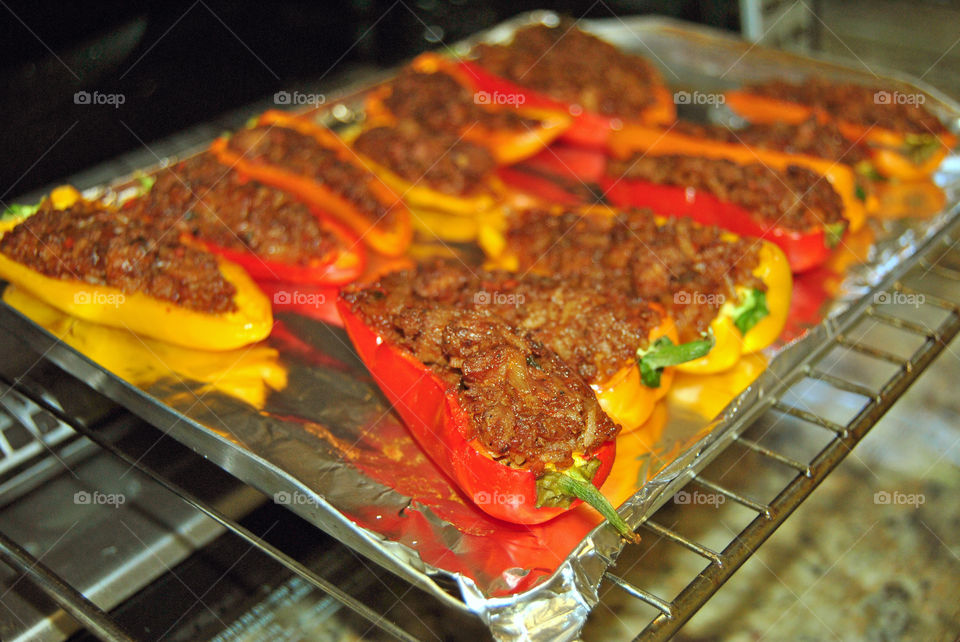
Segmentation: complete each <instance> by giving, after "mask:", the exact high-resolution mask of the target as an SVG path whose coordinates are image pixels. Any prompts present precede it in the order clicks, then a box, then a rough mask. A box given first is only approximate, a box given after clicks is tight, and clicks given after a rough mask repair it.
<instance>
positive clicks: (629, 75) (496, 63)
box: [475, 22, 660, 119]
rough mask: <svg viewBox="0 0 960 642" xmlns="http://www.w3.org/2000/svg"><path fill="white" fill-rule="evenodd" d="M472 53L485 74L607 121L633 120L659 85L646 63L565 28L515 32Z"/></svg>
mask: <svg viewBox="0 0 960 642" xmlns="http://www.w3.org/2000/svg"><path fill="white" fill-rule="evenodd" d="M475 53H476V56H477V62H478V63H479V64H480V65H482V66H483V67H485V68H486V69H488V70H489V71H490V72H491V73H494V74H496V75H498V76H501V77H503V78H506V79H508V80H510V81H512V82H515V83H517V84H518V85H522V86H524V87H529V88H531V89H535V90H537V91H540V92H542V93H545V94H548V95H549V96H551V97H552V98H554V99H556V100H560V101H563V102H567V103H572V104H576V105H579V106H581V107H582V108H583V109H586V110H589V111H593V112H599V113H601V114H605V115H607V116H614V117H620V118H633V119H635V118H636V116H637V114H638V113H639V112H640V111H642V110H643V109H644V108H646V107H648V106H649V105H651V104H652V103H653V102H654V93H653V90H654V87H655V86H658V85H659V84H660V76H659V74H658V72H657V71H656V69H654V67H653V66H652V65H651V64H650V63H649V62H648V61H647V60H645V59H644V58H642V57H640V56H634V55H630V54H627V53H624V52H622V51H620V50H619V49H617V48H616V47H614V46H613V45H611V44H609V43H607V42H604V41H603V40H600V39H599V38H597V37H595V36H592V35H590V34H588V33H585V32H583V31H581V30H580V29H577V28H575V27H572V25H571V24H569V23H567V22H564V23H562V24H560V25H559V26H557V27H553V28H551V27H547V26H544V25H535V26H532V27H527V28H525V29H521V30H520V31H518V32H517V33H516V34H514V37H513V40H512V42H511V43H510V44H508V45H489V44H479V45H477V47H476V48H475Z"/></svg>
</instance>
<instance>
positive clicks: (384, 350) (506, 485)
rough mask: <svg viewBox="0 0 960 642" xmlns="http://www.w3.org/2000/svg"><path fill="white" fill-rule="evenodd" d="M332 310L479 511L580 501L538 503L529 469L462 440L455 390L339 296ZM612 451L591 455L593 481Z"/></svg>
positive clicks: (530, 520) (464, 428) (539, 512)
mask: <svg viewBox="0 0 960 642" xmlns="http://www.w3.org/2000/svg"><path fill="white" fill-rule="evenodd" d="M337 309H338V311H339V312H340V317H341V318H342V319H343V327H344V329H346V331H347V334H348V335H349V336H350V339H351V341H352V342H353V345H354V348H356V350H357V353H358V354H359V355H360V358H361V359H362V360H363V362H364V364H365V365H366V366H367V369H368V370H369V371H370V373H371V374H372V375H373V378H374V380H375V381H376V382H377V385H378V386H379V387H380V390H381V391H383V394H384V395H385V396H386V397H387V400H388V401H389V402H390V403H391V404H392V405H393V407H394V409H395V410H396V411H397V413H398V414H399V415H400V418H401V419H403V422H404V424H406V426H407V428H408V429H409V430H410V433H411V434H412V435H413V437H414V438H415V439H416V441H417V443H418V444H420V447H421V448H423V450H424V451H425V452H426V453H427V455H429V457H430V458H431V459H432V460H433V461H434V463H436V464H437V466H439V467H440V468H441V469H442V470H443V471H444V472H445V473H446V474H447V475H449V477H450V478H451V479H452V480H453V481H454V482H455V483H456V485H457V486H458V487H459V488H460V490H461V491H463V493H464V494H465V495H466V496H467V497H468V498H469V499H470V500H471V501H473V502H474V503H476V504H477V506H478V507H479V508H481V509H482V510H483V511H484V512H486V513H488V514H489V515H491V516H493V517H496V518H497V519H501V520H504V521H506V522H512V523H514V524H540V523H542V522H546V521H548V520H550V519H553V518H554V517H556V516H558V515H560V514H562V513H564V512H566V511H568V510H569V509H570V508H573V507H574V506H576V505H577V504H579V503H580V501H579V500H574V501H573V502H572V503H571V505H570V507H568V508H563V507H544V508H537V507H536V503H537V488H536V481H537V478H536V476H535V475H534V474H533V473H532V472H531V471H529V470H523V469H518V468H511V467H509V466H505V465H503V464H501V463H498V462H496V461H494V460H493V459H490V458H489V457H487V456H486V455H484V454H483V453H481V452H480V451H479V450H478V449H477V445H475V444H474V443H473V442H471V441H469V440H467V438H466V437H465V435H467V434H469V422H470V419H469V416H468V415H467V413H466V411H465V410H464V409H463V407H462V406H461V405H460V401H459V399H458V397H457V393H456V391H455V390H451V389H449V388H448V387H447V386H446V384H444V383H443V381H441V379H440V378H439V377H437V376H436V375H435V374H434V373H433V372H432V371H431V370H430V369H429V368H428V367H427V366H425V365H424V364H423V363H421V362H420V361H418V360H417V359H416V358H414V357H413V355H411V354H410V353H409V352H407V351H405V350H403V349H401V348H398V347H397V346H394V345H391V344H390V343H388V342H386V341H384V340H383V339H382V337H380V335H379V334H378V333H377V332H376V331H375V330H373V329H371V328H370V327H369V326H368V325H366V324H365V323H364V322H363V321H362V320H361V319H360V318H359V317H358V316H357V315H356V314H354V312H353V310H352V309H351V307H350V304H349V303H347V302H346V301H344V300H343V299H342V298H339V299H338V300H337ZM615 454H616V441H615V440H610V441H608V442H607V443H605V444H603V445H602V446H601V447H600V448H599V449H598V450H597V451H596V452H595V453H594V454H593V457H594V458H596V459H598V460H600V466H599V468H598V469H597V472H596V474H595V475H594V477H593V485H594V486H596V487H598V488H599V487H600V485H601V484H603V482H604V480H606V478H607V476H608V475H609V474H610V469H611V468H612V467H613V459H614V456H615Z"/></svg>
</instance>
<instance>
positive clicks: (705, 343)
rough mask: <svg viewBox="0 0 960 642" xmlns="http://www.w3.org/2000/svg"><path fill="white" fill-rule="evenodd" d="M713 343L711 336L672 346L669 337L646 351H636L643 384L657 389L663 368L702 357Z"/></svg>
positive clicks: (660, 339)
mask: <svg viewBox="0 0 960 642" xmlns="http://www.w3.org/2000/svg"><path fill="white" fill-rule="evenodd" d="M715 343H716V341H715V339H714V338H713V335H712V334H708V335H707V336H706V337H705V338H703V339H697V340H696V341H688V342H687V343H681V344H674V343H673V341H671V340H670V338H669V337H660V338H659V339H657V340H656V341H654V342H653V345H651V346H650V347H649V348H647V349H646V350H637V365H639V366H640V378H641V380H642V381H643V384H644V385H645V386H647V387H648V388H657V387H659V386H660V375H661V374H663V369H664V368H668V367H670V366H675V365H677V364H680V363H686V362H687V361H693V360H694V359H699V358H701V357H704V356H706V355H707V353H709V352H710V350H711V349H712V348H713V346H714V344H715Z"/></svg>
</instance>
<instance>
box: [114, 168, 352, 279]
mask: <svg viewBox="0 0 960 642" xmlns="http://www.w3.org/2000/svg"><path fill="white" fill-rule="evenodd" d="M128 209H129V211H130V216H132V217H133V218H151V219H156V220H158V221H159V220H163V221H166V223H167V224H168V225H170V226H174V227H175V228H176V229H177V230H178V231H180V232H186V233H188V234H192V235H193V236H195V237H196V238H198V239H202V240H204V241H207V242H209V243H213V244H215V245H219V246H220V247H223V248H227V249H231V250H237V251H247V252H253V253H254V254H256V255H257V256H260V257H262V258H264V259H268V260H272V261H279V262H282V263H291V264H295V265H308V264H309V263H310V261H311V260H316V259H318V258H322V257H325V256H327V255H328V254H329V253H330V252H333V251H335V250H336V249H337V246H338V244H339V243H340V241H339V239H338V238H337V237H336V236H334V234H333V233H332V232H331V231H330V230H329V229H328V228H325V227H324V226H322V225H321V224H320V222H319V221H318V219H317V217H316V216H314V215H313V213H312V212H311V211H310V209H309V208H308V207H307V206H306V205H304V204H303V203H301V202H300V201H297V200H295V199H294V198H293V197H292V196H290V195H289V194H287V193H286V192H282V191H280V190H277V189H274V188H272V187H269V186H267V185H263V184H261V183H258V182H256V181H252V180H246V179H245V178H244V177H242V176H241V175H240V174H238V173H237V172H235V171H233V170H231V169H230V168H229V167H226V166H224V165H221V164H220V163H218V162H217V160H216V159H215V158H214V157H213V155H212V154H210V153H203V154H200V155H198V156H194V157H193V158H191V159H189V160H186V161H184V162H182V163H179V164H178V165H176V166H174V167H172V168H169V169H165V170H161V171H160V172H158V173H157V175H156V183H155V184H154V186H153V189H151V190H150V192H149V193H147V194H146V195H145V196H143V197H142V198H140V199H137V200H136V201H133V202H131V203H129V205H128Z"/></svg>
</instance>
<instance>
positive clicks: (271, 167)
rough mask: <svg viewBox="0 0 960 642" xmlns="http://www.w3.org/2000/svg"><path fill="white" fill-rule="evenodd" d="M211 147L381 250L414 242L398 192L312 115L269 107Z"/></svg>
mask: <svg viewBox="0 0 960 642" xmlns="http://www.w3.org/2000/svg"><path fill="white" fill-rule="evenodd" d="M211 151H212V152H213V153H214V154H215V155H216V157H217V159H218V160H219V161H220V162H221V163H223V164H224V165H226V166H227V167H231V168H233V169H236V170H237V171H239V172H240V173H242V174H244V175H246V176H249V177H251V178H253V179H256V180H257V181H259V182H261V183H264V184H266V185H270V186H272V187H276V188H278V189H281V190H284V191H287V192H290V193H291V194H294V195H295V196H297V197H298V198H300V199H301V200H303V201H304V202H305V203H306V204H307V205H309V206H310V207H311V208H312V209H313V210H315V211H317V212H320V213H322V214H326V215H329V216H332V217H334V218H336V219H338V220H339V221H340V222H341V223H343V224H344V225H346V226H347V227H349V228H350V229H351V230H353V232H354V233H355V234H357V235H358V236H359V237H360V238H361V239H362V240H363V241H364V242H365V243H366V244H368V245H369V246H370V247H371V248H373V249H374V250H376V251H377V252H380V253H381V254H384V255H387V256H399V255H400V254H403V252H404V250H406V248H407V246H408V245H409V244H410V238H411V227H410V213H409V212H408V211H407V209H406V207H405V206H404V205H403V202H402V201H401V200H400V198H399V196H397V194H396V193H395V192H394V191H393V190H392V189H391V188H390V187H389V186H387V185H385V184H384V182H383V181H381V180H379V179H378V178H377V177H376V176H374V175H373V174H371V173H370V172H369V171H368V170H367V169H366V168H365V167H364V166H363V165H362V164H361V163H360V162H358V159H357V157H356V155H355V154H354V153H353V151H352V150H351V149H350V148H349V147H348V146H347V145H346V144H345V143H344V142H343V141H341V140H340V138H339V137H338V136H337V135H336V134H335V133H333V132H332V131H330V130H329V129H326V128H325V127H321V126H319V125H316V124H314V123H313V122H311V121H310V120H309V119H307V118H302V117H297V116H293V115H291V114H287V113H284V112H279V111H268V112H266V113H264V114H263V115H262V116H261V117H260V118H259V119H258V120H257V121H256V125H255V126H254V127H250V128H246V129H242V130H240V131H237V132H234V134H233V135H232V136H230V137H229V138H227V137H224V138H219V139H217V140H216V141H215V142H214V143H213V145H212V146H211Z"/></svg>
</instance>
